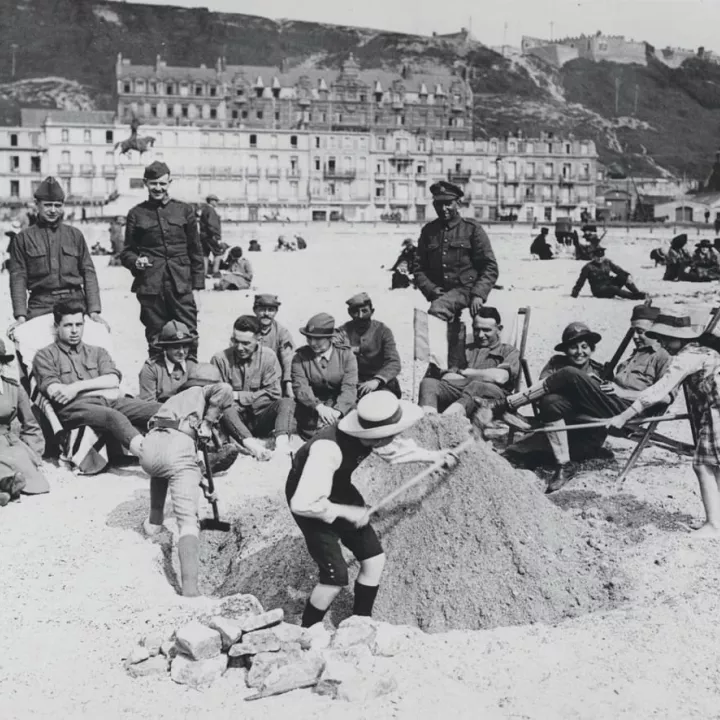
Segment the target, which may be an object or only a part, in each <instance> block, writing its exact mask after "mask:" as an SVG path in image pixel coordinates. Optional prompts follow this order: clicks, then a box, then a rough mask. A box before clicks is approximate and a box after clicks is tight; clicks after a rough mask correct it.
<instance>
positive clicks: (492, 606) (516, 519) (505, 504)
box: [221, 417, 608, 632]
mask: <svg viewBox="0 0 720 720" xmlns="http://www.w3.org/2000/svg"><path fill="white" fill-rule="evenodd" d="M468 430H469V423H468V422H467V421H465V420H464V419H458V418H440V417H431V418H426V419H425V420H423V421H422V422H420V423H419V424H418V425H417V426H416V427H415V428H413V429H412V430H411V431H410V432H409V433H408V436H409V437H413V438H415V439H416V440H417V441H418V443H419V444H422V445H423V446H424V447H427V448H432V449H437V448H441V447H442V448H448V447H455V446H457V445H458V444H459V443H460V442H462V440H463V439H465V437H467V433H468ZM423 467H424V466H423V465H419V464H412V465H403V466H390V465H388V464H387V463H385V462H384V461H383V460H381V459H380V458H377V457H374V456H372V457H371V458H369V459H368V460H367V461H366V462H365V463H364V464H363V465H362V466H361V467H360V468H359V469H358V471H356V473H355V478H356V484H357V485H358V487H360V488H361V490H362V491H363V494H364V495H365V497H366V499H367V500H368V502H369V503H372V502H374V501H375V500H377V499H379V498H380V497H382V496H384V495H386V494H387V493H388V492H390V491H391V490H393V489H394V488H395V487H397V486H398V485H399V484H401V483H402V482H404V481H405V480H407V479H408V478H409V477H411V476H413V475H414V474H415V473H417V472H418V471H419V470H421V469H422V468H423ZM276 509H277V512H278V513H279V515H274V513H271V515H274V517H273V518H272V522H269V523H268V524H266V525H265V532H264V533H263V535H264V538H263V539H260V538H256V539H255V540H254V541H253V542H252V547H250V546H247V547H246V548H244V549H243V552H242V556H241V557H239V558H236V559H235V561H234V562H233V563H232V567H231V570H230V573H229V575H228V577H227V579H226V582H225V584H224V585H223V587H222V590H221V593H222V594H226V593H231V592H249V593H252V594H254V595H256V596H257V597H258V598H259V599H260V601H261V602H263V604H268V603H270V604H272V605H273V606H281V607H284V608H285V609H286V612H288V614H289V615H297V614H299V613H300V612H301V611H302V606H303V603H304V599H305V598H306V597H307V593H308V592H309V590H310V589H311V588H312V586H313V584H314V582H315V578H316V570H315V567H314V565H313V563H312V561H311V560H310V559H309V557H308V555H307V551H306V549H305V547H304V542H303V540H302V538H301V537H298V536H297V532H296V530H295V529H294V524H293V523H292V519H291V518H290V516H289V513H288V511H287V508H286V507H284V508H283V507H282V506H281V505H280V504H278V505H277V506H276ZM266 510H270V508H269V507H267V508H266ZM240 522H241V523H242V522H243V521H242V519H240ZM253 524H254V525H255V526H256V528H257V527H258V525H261V524H264V523H258V522H257V521H254V522H253ZM373 524H374V525H375V527H376V528H377V529H378V531H379V533H380V535H381V537H382V541H383V545H384V547H385V549H386V552H387V556H388V562H387V566H386V570H385V574H384V577H383V583H382V586H381V590H380V593H379V596H378V600H377V604H376V612H375V613H374V615H375V617H377V618H378V619H381V620H387V621H389V622H394V623H402V624H410V625H415V626H418V627H420V628H422V629H423V630H426V631H429V632H441V631H444V630H448V629H452V628H468V629H480V628H491V627H497V626H504V625H519V624H526V623H535V622H555V621H558V620H561V619H562V618H565V617H570V616H574V615H579V614H583V613H587V612H590V611H592V610H594V609H597V608H600V607H603V606H605V607H607V605H608V593H607V591H606V589H605V584H606V582H605V578H604V577H603V576H602V574H601V571H600V570H598V563H599V560H600V558H598V555H597V552H596V551H594V550H592V549H591V548H590V547H588V546H587V544H586V543H585V542H584V541H583V540H582V539H581V538H580V535H579V533H578V529H577V528H576V526H575V523H574V521H573V520H572V519H571V518H569V517H567V516H566V515H565V514H564V513H563V511H562V510H560V509H559V508H557V507H556V506H555V505H554V504H553V503H552V502H550V501H549V500H548V499H547V498H546V497H545V496H544V495H543V494H542V492H541V491H540V489H539V488H538V487H537V481H536V479H535V478H534V476H533V475H532V474H531V473H528V472H526V471H518V470H516V469H514V468H513V467H512V466H511V465H510V464H509V463H507V462H506V461H505V460H504V459H502V458H501V457H500V456H498V455H497V454H496V453H494V452H493V451H492V449H491V448H490V446H489V445H487V444H485V443H483V442H482V441H479V442H478V443H477V444H476V445H474V446H473V447H472V448H471V449H470V450H469V451H467V452H466V453H464V454H463V456H462V459H461V462H460V463H459V465H458V466H457V467H456V468H455V469H454V470H453V471H452V472H451V473H448V474H446V475H444V476H435V477H433V478H431V479H430V480H428V481H426V482H425V483H423V484H421V486H419V487H416V488H415V489H414V490H413V491H411V492H410V493H408V494H406V495H403V496H402V497H401V498H400V499H399V500H398V502H397V503H396V504H395V505H393V506H392V507H390V508H388V510H387V512H383V513H381V514H379V515H378V516H377V517H376V518H375V520H374V523H373ZM270 525H272V526H273V528H274V529H273V531H272V532H268V530H269V527H270ZM243 535H244V536H245V537H246V538H247V537H249V535H248V533H247V532H243ZM334 610H335V612H334V614H333V620H334V621H337V620H339V619H342V616H343V615H346V614H347V613H348V612H349V608H348V603H347V602H346V603H345V604H343V602H342V598H341V602H340V603H339V604H338V605H337V606H336V607H335V609H334Z"/></svg>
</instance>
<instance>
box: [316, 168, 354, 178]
mask: <svg viewBox="0 0 720 720" xmlns="http://www.w3.org/2000/svg"><path fill="white" fill-rule="evenodd" d="M355 176H356V172H355V170H330V169H329V168H325V169H324V170H323V179H324V180H354V179H355Z"/></svg>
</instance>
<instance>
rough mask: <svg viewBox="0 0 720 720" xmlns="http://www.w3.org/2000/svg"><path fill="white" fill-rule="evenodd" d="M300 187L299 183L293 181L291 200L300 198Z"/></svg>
mask: <svg viewBox="0 0 720 720" xmlns="http://www.w3.org/2000/svg"><path fill="white" fill-rule="evenodd" d="M299 188H300V186H299V185H298V183H297V182H295V181H293V182H291V183H290V197H291V198H297V197H298V191H299Z"/></svg>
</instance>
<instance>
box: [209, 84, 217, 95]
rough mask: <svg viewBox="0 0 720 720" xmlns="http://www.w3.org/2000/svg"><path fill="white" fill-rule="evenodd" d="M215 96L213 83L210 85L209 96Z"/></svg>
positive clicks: (215, 91)
mask: <svg viewBox="0 0 720 720" xmlns="http://www.w3.org/2000/svg"><path fill="white" fill-rule="evenodd" d="M216 96H217V88H216V87H215V86H214V85H211V86H210V97H216Z"/></svg>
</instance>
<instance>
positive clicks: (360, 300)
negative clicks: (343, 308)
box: [345, 292, 372, 310]
mask: <svg viewBox="0 0 720 720" xmlns="http://www.w3.org/2000/svg"><path fill="white" fill-rule="evenodd" d="M345 304H346V305H347V306H348V310H352V309H353V308H358V307H363V306H365V305H372V300H371V299H370V296H369V295H368V294H367V293H366V292H361V293H358V294H357V295H353V296H352V297H351V298H350V299H349V300H346V301H345Z"/></svg>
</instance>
